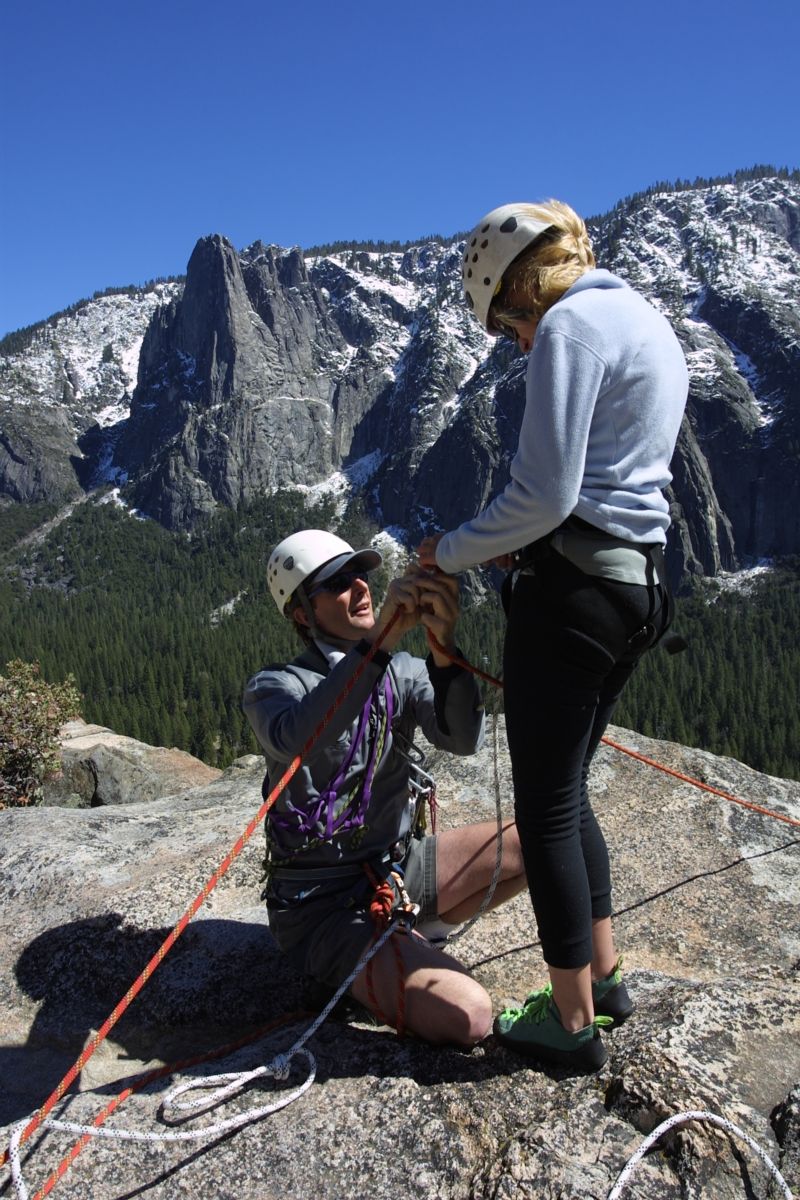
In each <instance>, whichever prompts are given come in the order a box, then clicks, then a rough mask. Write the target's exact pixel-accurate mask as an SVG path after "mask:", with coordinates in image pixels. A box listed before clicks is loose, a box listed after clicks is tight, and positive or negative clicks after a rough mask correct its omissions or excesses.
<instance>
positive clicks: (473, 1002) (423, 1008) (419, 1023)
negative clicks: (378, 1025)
mask: <svg viewBox="0 0 800 1200" xmlns="http://www.w3.org/2000/svg"><path fill="white" fill-rule="evenodd" d="M452 982H453V984H454V986H452V987H445V988H443V989H441V990H437V992H434V993H431V992H429V991H426V992H422V993H420V994H418V995H415V996H414V997H413V999H412V998H411V997H409V1013H408V1015H409V1028H411V1029H413V1030H414V1032H415V1033H417V1034H418V1035H419V1036H420V1037H424V1038H425V1039H426V1040H427V1041H429V1042H438V1043H450V1044H455V1045H457V1046H467V1047H469V1046H475V1045H476V1044H477V1043H478V1042H480V1041H482V1040H483V1039H484V1038H485V1037H486V1036H487V1034H488V1033H489V1031H490V1030H491V1027H492V1001H491V997H490V996H489V994H488V993H487V992H486V991H485V989H484V988H483V987H481V985H480V984H479V983H478V981H477V980H475V979H471V978H470V977H469V976H460V977H456V978H455V980H453V981H452Z"/></svg>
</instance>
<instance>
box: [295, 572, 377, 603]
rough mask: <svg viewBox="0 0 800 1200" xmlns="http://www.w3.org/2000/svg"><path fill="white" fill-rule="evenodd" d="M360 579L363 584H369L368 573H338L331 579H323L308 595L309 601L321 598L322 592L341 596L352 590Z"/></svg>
mask: <svg viewBox="0 0 800 1200" xmlns="http://www.w3.org/2000/svg"><path fill="white" fill-rule="evenodd" d="M357 579H360V580H361V582H362V583H366V582H367V572H366V571H338V572H337V573H336V574H335V575H331V577H330V579H323V581H322V582H321V583H318V584H317V586H316V587H315V588H313V589H312V590H311V591H310V592H309V593H308V598H309V600H313V598H314V597H315V596H319V595H320V593H321V592H328V594H329V595H331V596H341V594H342V592H346V591H347V589H348V588H351V587H352V586H353V584H354V583H355V581H356V580H357Z"/></svg>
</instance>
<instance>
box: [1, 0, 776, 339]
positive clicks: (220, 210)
mask: <svg viewBox="0 0 800 1200" xmlns="http://www.w3.org/2000/svg"><path fill="white" fill-rule="evenodd" d="M799 45H800V3H798V0H760V2H758V3H756V0H747V2H745V0H670V3H668V4H667V3H662V2H660V0H606V3H605V4H599V3H597V2H596V0H593V2H591V3H590V2H588V0H573V2H572V3H570V2H569V0H564V2H563V3H562V4H561V5H558V6H555V5H553V6H551V5H548V6H545V5H543V4H532V3H528V4H526V3H524V0H523V2H521V3H517V4H515V5H513V6H509V7H508V9H507V10H506V11H505V12H504V10H503V8H502V6H498V5H497V4H490V3H488V0H485V2H484V3H480V4H479V3H477V2H474V0H460V2H459V3H455V2H451V0H424V2H423V0H403V3H402V4H397V5H387V4H384V3H381V2H380V0H371V2H369V3H367V2H362V0H353V2H352V3H350V2H348V0H339V3H335V2H334V3H331V0H328V2H327V3H322V2H321V0H305V3H291V2H286V0H284V2H283V3H281V4H276V3H273V0H227V3H225V4H212V3H210V2H209V0H137V2H136V3H135V4H133V3H130V2H129V0H116V3H113V4H111V3H109V0H102V2H101V0H70V2H69V3H65V0H25V2H24V3H22V2H17V3H9V4H7V5H5V6H4V11H3V15H2V17H0V104H2V112H3V117H4V132H3V136H2V139H0V172H1V174H0V335H2V334H3V333H5V332H8V331H9V330H12V329H17V328H19V327H21V326H24V325H27V324H30V323H32V322H33V321H36V320H40V319H42V318H44V317H46V316H49V315H50V314H51V313H52V312H54V311H56V310H58V309H60V308H64V307H66V306H67V305H69V304H71V303H74V302H75V301H76V300H79V299H81V298H83V297H84V296H90V295H91V294H92V293H93V292H95V291H98V290H102V289H103V288H106V287H110V286H116V285H122V284H127V283H140V282H143V281H144V280H146V279H150V278H153V277H156V276H160V275H168V274H179V273H182V272H183V271H184V269H185V266H186V262H187V260H188V258H189V255H190V254H191V251H192V248H193V246H194V244H195V242H196V241H197V239H198V238H199V237H202V236H203V235H205V234H209V233H222V234H225V235H226V236H227V237H228V238H230V240H231V241H232V242H233V243H234V245H236V246H237V247H242V246H246V245H248V244H249V243H251V242H253V241H255V240H256V239H257V238H261V239H262V240H263V241H265V242H275V243H278V244H279V245H287V246H288V245H301V246H311V245H314V244H318V243H321V242H326V241H333V240H336V239H340V238H341V239H350V238H354V239H362V238H363V239H367V238H383V239H386V240H390V239H394V238H398V239H401V240H404V241H405V240H409V239H413V238H416V237H421V236H424V235H425V234H428V233H442V234H451V233H454V232H456V231H457V230H460V229H466V228H469V227H471V226H472V225H473V224H474V223H475V222H476V221H477V220H478V219H479V218H480V217H481V216H482V215H483V213H484V212H486V211H487V210H488V209H490V208H493V207H494V206H495V205H497V204H502V203H506V202H507V201H509V200H517V199H540V198H543V197H546V196H557V197H559V198H562V199H565V200H567V201H569V202H570V203H571V204H572V205H573V206H574V207H575V208H577V209H578V210H579V211H580V212H582V213H584V215H586V216H590V215H597V214H599V213H602V212H605V211H607V210H608V209H609V208H611V207H612V206H613V205H614V204H615V203H616V201H617V200H619V199H621V198H622V197H623V196H626V195H629V194H630V193H632V192H635V191H638V190H641V189H643V188H646V187H648V186H650V185H651V184H652V183H655V182H656V181H659V180H670V181H672V180H675V179H677V178H688V179H694V178H696V177H697V176H698V175H703V176H709V175H718V174H727V173H728V172H731V171H734V170H736V169H737V168H739V167H748V166H752V165H753V164H754V163H764V162H769V163H774V164H775V165H777V166H789V167H797V166H800V132H798V129H799V126H800V121H798V116H799V115H800V103H799V102H798V92H797V82H796V80H797V47H798V46H799Z"/></svg>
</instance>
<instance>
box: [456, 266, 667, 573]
mask: <svg viewBox="0 0 800 1200" xmlns="http://www.w3.org/2000/svg"><path fill="white" fill-rule="evenodd" d="M688 386H689V378H688V372H687V369H686V361H685V359H684V356H683V352H682V350H681V348H680V345H679V343H678V339H677V338H676V336H675V334H674V332H673V330H672V328H671V326H670V324H669V322H668V321H667V320H666V319H665V318H664V317H663V316H661V314H660V313H658V312H657V311H656V310H655V309H654V308H653V306H652V305H651V304H649V303H648V302H647V301H646V300H645V299H644V297H643V296H640V295H639V294H638V292H635V291H634V290H633V289H632V288H630V287H629V286H628V285H627V284H626V283H625V282H624V281H623V280H621V279H618V278H617V277H616V276H615V275H612V274H610V273H609V272H608V271H602V270H594V271H588V272H587V273H586V274H585V275H582V276H581V278H580V279H579V280H578V281H577V282H576V283H574V284H573V286H572V287H571V288H570V289H569V291H567V292H565V293H564V295H563V296H562V297H561V299H560V300H559V301H558V302H557V303H556V304H554V305H553V307H552V308H550V309H549V310H548V311H547V312H546V313H545V315H544V316H543V317H542V319H541V321H540V322H539V326H538V328H537V330H536V337H535V338H534V343H533V348H532V349H531V352H530V355H529V357H528V371H527V380H526V400H525V412H524V415H523V418H522V427H521V429H520V435H519V444H518V446H517V452H516V454H515V455H514V458H513V461H512V463H511V479H510V481H509V483H508V485H507V486H506V488H505V490H504V491H503V492H501V494H500V495H499V496H497V497H496V498H495V499H494V500H493V501H492V503H491V504H490V505H489V506H488V508H485V509H484V510H483V512H481V513H479V514H478V516H477V517H475V518H473V520H471V521H466V522H465V523H464V524H463V525H460V526H459V527H458V529H454V530H453V531H452V532H451V533H448V534H445V536H444V537H443V538H442V540H441V541H440V543H439V546H438V548H437V551H436V561H437V563H438V564H439V566H440V567H441V569H442V570H443V571H446V572H449V573H450V574H453V573H455V572H457V571H462V570H464V569H465V568H466V567H469V566H473V565H474V564H476V563H481V562H486V561H487V560H488V559H491V558H495V557H497V556H498V555H501V554H507V553H509V552H510V551H513V550H517V549H520V548H521V547H522V546H526V545H527V544H528V543H529V542H533V541H536V540H537V539H538V538H541V537H544V536H545V535H546V534H548V533H551V532H552V531H553V530H554V529H556V528H558V526H559V525H560V524H561V523H562V521H564V520H565V519H566V518H567V517H568V516H569V515H570V514H571V513H575V514H576V515H577V516H579V517H582V518H583V519H584V520H586V521H589V522H590V524H592V525H596V526H597V527H598V528H600V529H604V530H606V531H607V532H608V533H611V534H613V535H614V536H615V537H618V538H625V539H626V540H628V541H633V542H657V543H661V544H663V543H664V542H665V541H666V530H667V528H668V527H669V507H668V505H667V502H666V500H665V498H664V496H663V494H662V489H663V488H665V487H666V486H667V484H668V483H669V482H670V480H671V479H672V475H671V474H670V470H669V463H670V459H671V458H672V454H673V451H674V449H675V442H676V441H677V437H678V430H679V429H680V424H681V419H682V417H683V411H684V408H685V406H686V397H687V393H688Z"/></svg>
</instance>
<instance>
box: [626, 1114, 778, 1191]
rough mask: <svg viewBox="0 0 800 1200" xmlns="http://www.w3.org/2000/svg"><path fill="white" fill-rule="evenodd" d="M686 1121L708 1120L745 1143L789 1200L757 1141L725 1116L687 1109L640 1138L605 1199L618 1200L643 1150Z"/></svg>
mask: <svg viewBox="0 0 800 1200" xmlns="http://www.w3.org/2000/svg"><path fill="white" fill-rule="evenodd" d="M689 1121H708V1122H709V1123H710V1124H711V1125H717V1126H718V1127H719V1128H720V1129H724V1130H725V1132H726V1133H729V1134H731V1135H732V1136H733V1137H737V1138H740V1139H741V1140H742V1141H743V1142H746V1144H747V1145H748V1146H749V1147H750V1149H751V1150H753V1151H754V1152H755V1153H756V1154H757V1155H758V1157H759V1158H760V1159H761V1161H762V1162H763V1163H764V1165H765V1166H766V1167H767V1168H768V1170H769V1171H770V1173H771V1174H772V1176H773V1178H774V1179H775V1180H777V1182H778V1185H779V1186H780V1188H781V1190H782V1192H783V1195H784V1197H785V1200H792V1193H791V1192H790V1191H789V1185H788V1184H787V1182H786V1180H785V1179H784V1178H783V1176H782V1175H781V1173H780V1171H779V1170H778V1168H777V1167H776V1166H775V1164H774V1162H773V1161H772V1159H771V1158H770V1157H769V1155H768V1154H767V1153H766V1151H764V1150H762V1148H761V1147H760V1146H759V1145H758V1143H757V1142H754V1141H753V1139H752V1138H751V1137H750V1136H749V1135H748V1134H746V1133H745V1132H744V1130H743V1129H740V1128H739V1126H738V1125H734V1123H733V1121H729V1120H728V1119H727V1118H726V1117H719V1116H717V1115H716V1113H710V1112H703V1111H700V1110H690V1111H687V1112H682V1113H676V1114H675V1115H674V1116H672V1117H668V1118H667V1119H666V1121H662V1122H661V1124H660V1125H658V1126H656V1128H655V1129H654V1130H653V1132H652V1133H650V1134H648V1135H647V1137H646V1138H645V1139H644V1141H643V1142H642V1144H641V1146H640V1147H639V1149H638V1150H636V1151H635V1153H634V1154H632V1155H631V1157H630V1158H629V1159H628V1161H627V1163H626V1164H625V1166H624V1167H623V1169H622V1171H621V1172H620V1174H619V1176H618V1178H617V1182H616V1183H615V1184H614V1186H613V1187H612V1189H611V1191H610V1192H609V1193H608V1196H607V1200H619V1197H620V1196H621V1195H622V1190H623V1188H624V1187H625V1185H626V1184H627V1182H628V1180H629V1179H630V1177H631V1175H632V1174H633V1172H634V1171H635V1170H636V1168H637V1166H638V1165H639V1163H640V1162H641V1161H642V1159H643V1158H644V1156H645V1154H646V1153H647V1151H648V1150H649V1149H650V1148H651V1147H652V1146H654V1145H655V1144H656V1142H657V1141H659V1139H660V1138H662V1137H663V1136H664V1134H665V1133H668V1132H669V1130H670V1129H674V1128H675V1127H676V1126H678V1125H686V1124H687V1123H688V1122H689Z"/></svg>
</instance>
